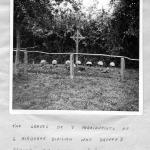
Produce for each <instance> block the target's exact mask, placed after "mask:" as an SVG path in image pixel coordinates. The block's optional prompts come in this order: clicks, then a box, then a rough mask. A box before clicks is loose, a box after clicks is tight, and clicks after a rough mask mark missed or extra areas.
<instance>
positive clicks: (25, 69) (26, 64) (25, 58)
mask: <svg viewBox="0 0 150 150" xmlns="http://www.w3.org/2000/svg"><path fill="white" fill-rule="evenodd" d="M27 68H28V52H27V51H25V52H24V73H27Z"/></svg>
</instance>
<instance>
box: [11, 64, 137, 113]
mask: <svg viewBox="0 0 150 150" xmlns="http://www.w3.org/2000/svg"><path fill="white" fill-rule="evenodd" d="M45 68H46V71H45ZM45 68H41V67H39V66H38V65H36V66H29V68H28V70H29V73H28V75H27V76H25V75H24V74H23V73H22V74H20V75H19V76H18V77H16V76H14V78H13V109H25V110H93V111H94V110H105V111H138V107H139V96H138V95H139V87H138V84H139V80H138V77H139V74H138V70H126V72H125V80H124V81H120V73H119V69H117V68H114V70H112V71H110V72H109V73H105V74H104V73H101V71H100V69H99V68H94V67H92V68H86V69H85V70H84V71H81V72H78V70H77V69H76V70H75V78H74V79H73V80H71V79H70V78H69V71H68V70H67V69H65V68H63V67H59V66H58V67H56V68H52V67H51V66H47V67H45ZM32 69H33V70H34V71H33V70H32Z"/></svg>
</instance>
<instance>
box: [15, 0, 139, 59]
mask: <svg viewBox="0 0 150 150" xmlns="http://www.w3.org/2000/svg"><path fill="white" fill-rule="evenodd" d="M96 3H97V0H95V5H93V6H91V7H90V8H89V10H88V11H89V12H90V13H88V14H85V13H83V11H82V9H81V8H82V2H81V1H80V2H77V1H75V0H63V1H62V0H14V48H16V47H17V45H20V47H21V48H26V47H35V46H36V48H34V49H30V48H29V49H28V50H29V51H30V50H38V51H45V52H75V42H74V41H73V40H72V39H71V38H70V37H71V36H72V35H73V34H74V33H75V31H76V28H77V27H79V29H80V32H81V34H82V35H83V36H84V37H85V40H82V41H81V42H80V45H79V50H80V52H84V53H87V52H88V53H101V54H102V53H103V54H114V55H123V56H128V57H131V58H139V0H111V1H110V11H111V13H110V12H107V11H106V10H105V9H99V10H96V11H95V9H96ZM95 12H96V13H95ZM93 16H94V17H93ZM17 37H18V40H16V39H17Z"/></svg>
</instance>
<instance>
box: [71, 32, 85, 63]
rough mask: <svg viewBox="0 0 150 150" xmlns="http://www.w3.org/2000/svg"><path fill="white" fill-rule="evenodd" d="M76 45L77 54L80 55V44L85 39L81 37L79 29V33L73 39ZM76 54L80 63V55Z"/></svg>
mask: <svg viewBox="0 0 150 150" xmlns="http://www.w3.org/2000/svg"><path fill="white" fill-rule="evenodd" d="M71 38H72V39H73V40H74V41H75V43H76V53H77V54H78V52H79V42H80V41H81V40H83V39H85V37H83V36H82V35H81V33H80V32H79V30H78V29H77V32H76V33H75V34H74V35H73V36H72V37H71ZM77 54H76V62H77V61H78V55H77Z"/></svg>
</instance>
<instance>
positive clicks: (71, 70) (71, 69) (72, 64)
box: [70, 54, 74, 79]
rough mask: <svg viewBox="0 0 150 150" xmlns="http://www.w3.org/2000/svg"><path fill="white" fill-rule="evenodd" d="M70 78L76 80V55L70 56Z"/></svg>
mask: <svg viewBox="0 0 150 150" xmlns="http://www.w3.org/2000/svg"><path fill="white" fill-rule="evenodd" d="M70 78H71V79H73V78H74V54H70Z"/></svg>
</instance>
